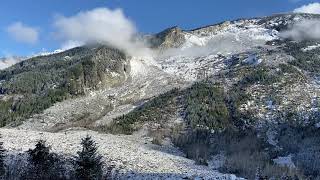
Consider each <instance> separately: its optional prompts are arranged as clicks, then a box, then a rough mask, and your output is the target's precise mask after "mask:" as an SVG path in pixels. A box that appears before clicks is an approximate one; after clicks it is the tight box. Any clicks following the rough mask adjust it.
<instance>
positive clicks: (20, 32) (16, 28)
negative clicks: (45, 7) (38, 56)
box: [7, 22, 39, 44]
mask: <svg viewBox="0 0 320 180" xmlns="http://www.w3.org/2000/svg"><path fill="white" fill-rule="evenodd" d="M7 32H8V33H9V34H10V36H11V37H13V38H14V39H15V40H16V41H18V42H22V43H27V44H35V43H36V42H37V41H38V39H39V32H38V30H37V28H34V27H30V26H27V25H24V24H23V23H21V22H16V23H13V24H11V25H10V26H8V27H7Z"/></svg>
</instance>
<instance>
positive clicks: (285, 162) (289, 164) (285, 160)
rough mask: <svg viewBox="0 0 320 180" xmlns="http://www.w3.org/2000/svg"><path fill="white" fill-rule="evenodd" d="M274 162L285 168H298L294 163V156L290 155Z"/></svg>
mask: <svg viewBox="0 0 320 180" xmlns="http://www.w3.org/2000/svg"><path fill="white" fill-rule="evenodd" d="M273 161H274V162H275V163H276V164H278V165H280V166H285V167H289V168H295V167H296V166H295V164H294V163H293V161H292V155H288V156H285V157H278V158H276V159H274V160H273Z"/></svg>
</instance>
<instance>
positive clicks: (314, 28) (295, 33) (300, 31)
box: [280, 20, 320, 41]
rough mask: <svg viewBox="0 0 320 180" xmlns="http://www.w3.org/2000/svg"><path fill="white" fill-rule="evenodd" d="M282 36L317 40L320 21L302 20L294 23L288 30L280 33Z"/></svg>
mask: <svg viewBox="0 0 320 180" xmlns="http://www.w3.org/2000/svg"><path fill="white" fill-rule="evenodd" d="M280 36H281V37H282V38H288V39H293V40H295V41H302V40H319V39H320V21H319V20H304V21H301V22H298V23H296V24H294V25H293V26H292V27H291V28H290V29H289V30H286V31H283V32H281V33H280Z"/></svg>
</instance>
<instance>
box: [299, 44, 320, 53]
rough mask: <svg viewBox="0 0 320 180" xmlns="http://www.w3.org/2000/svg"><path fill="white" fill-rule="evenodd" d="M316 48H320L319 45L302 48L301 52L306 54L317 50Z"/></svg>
mask: <svg viewBox="0 0 320 180" xmlns="http://www.w3.org/2000/svg"><path fill="white" fill-rule="evenodd" d="M317 48H320V44H316V45H312V46H308V47H305V48H302V49H301V50H302V51H303V52H307V51H312V50H315V49H317Z"/></svg>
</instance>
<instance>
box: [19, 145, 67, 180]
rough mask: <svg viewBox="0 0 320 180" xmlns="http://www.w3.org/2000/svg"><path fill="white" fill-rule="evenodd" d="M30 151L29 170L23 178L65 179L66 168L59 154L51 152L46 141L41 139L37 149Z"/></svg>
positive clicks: (40, 179)
mask: <svg viewBox="0 0 320 180" xmlns="http://www.w3.org/2000/svg"><path fill="white" fill-rule="evenodd" d="M27 153H28V155H29V156H28V162H29V166H28V170H27V172H26V174H25V175H24V176H25V177H24V178H23V179H33V180H51V179H52V180H53V179H54V180H58V179H64V178H65V177H64V169H63V165H62V162H61V161H60V159H59V157H58V155H56V154H54V153H50V147H49V146H47V145H46V142H45V141H43V140H39V141H38V142H37V144H36V147H35V149H30V150H29V151H27Z"/></svg>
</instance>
